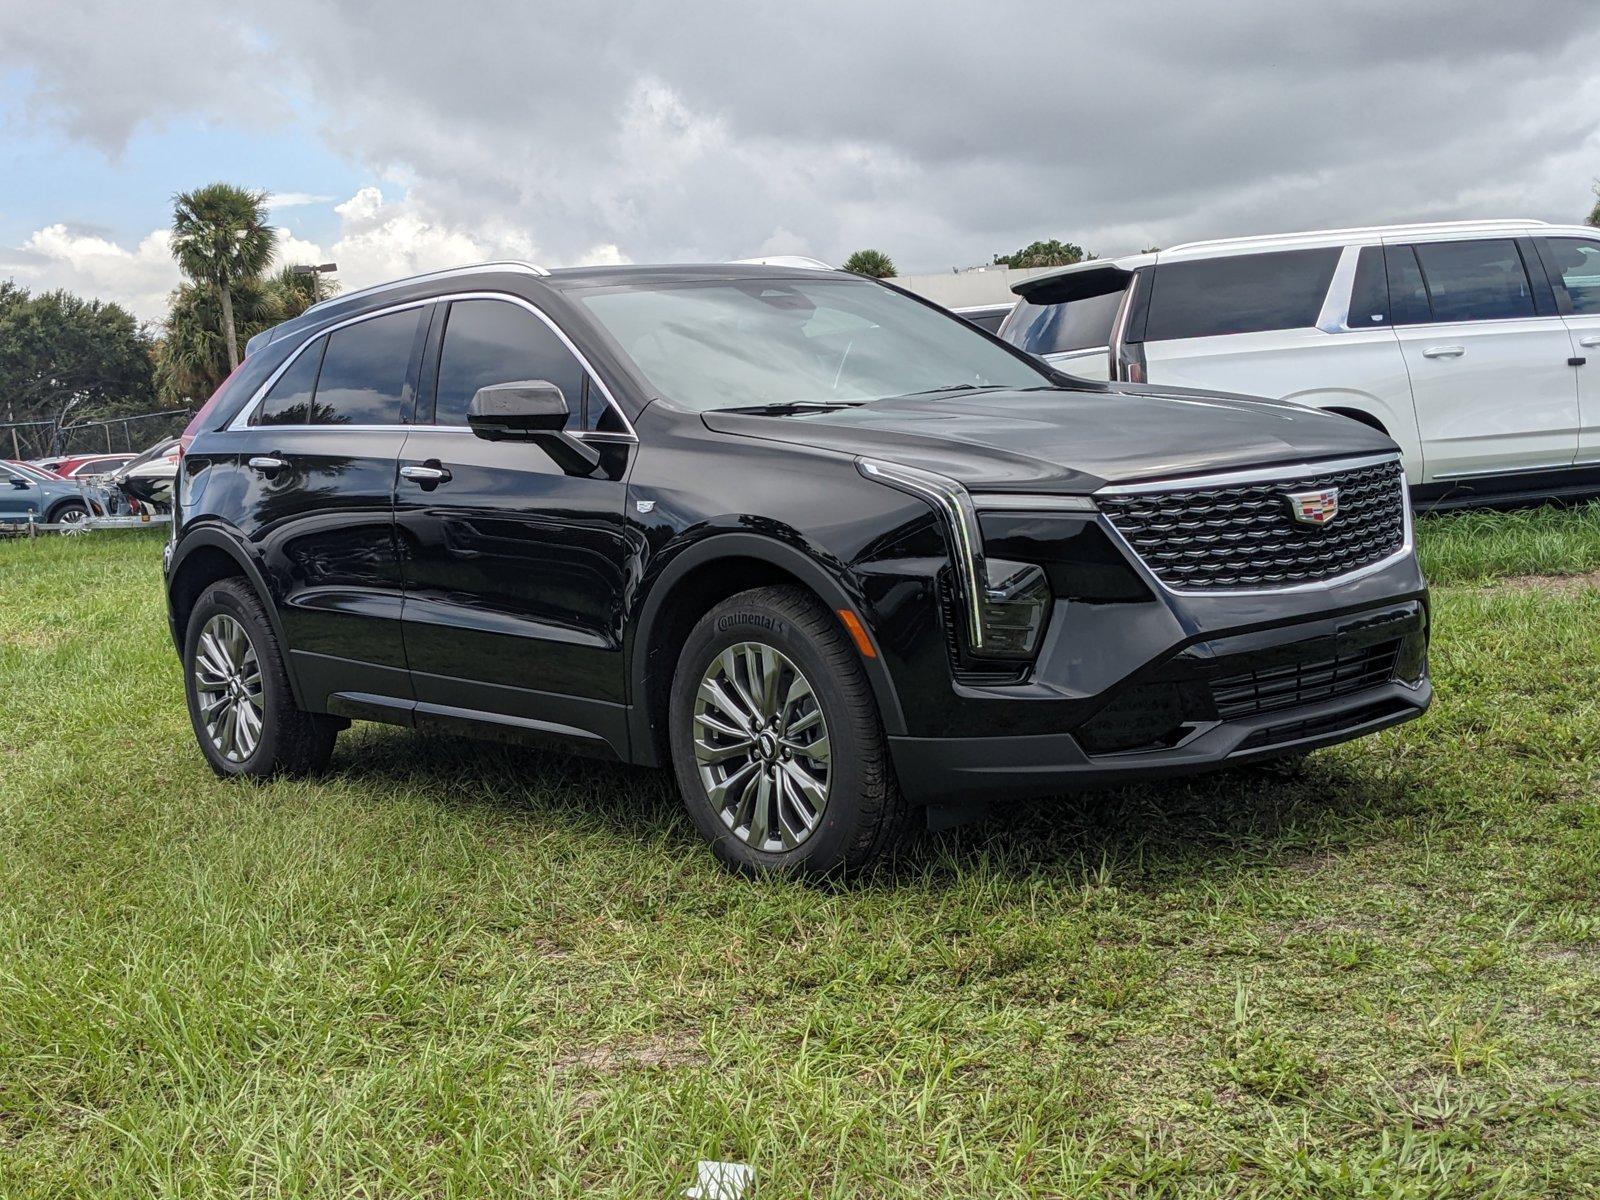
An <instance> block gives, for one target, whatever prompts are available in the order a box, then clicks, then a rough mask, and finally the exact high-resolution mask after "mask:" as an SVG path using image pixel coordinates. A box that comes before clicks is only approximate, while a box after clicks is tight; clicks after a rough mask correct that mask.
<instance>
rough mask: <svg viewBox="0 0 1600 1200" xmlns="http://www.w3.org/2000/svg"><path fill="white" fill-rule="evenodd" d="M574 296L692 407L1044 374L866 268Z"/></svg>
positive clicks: (1014, 383) (861, 394)
mask: <svg viewBox="0 0 1600 1200" xmlns="http://www.w3.org/2000/svg"><path fill="white" fill-rule="evenodd" d="M582 299H583V303H584V304H585V305H586V306H587V307H588V308H589V311H590V312H592V313H593V314H594V315H595V317H596V318H597V319H598V320H599V321H600V323H601V324H602V325H604V326H605V328H606V330H607V331H608V332H609V333H610V334H611V336H612V337H613V338H615V339H616V340H617V342H618V343H619V344H620V345H621V346H622V348H623V350H625V351H626V352H627V353H628V355H629V357H631V358H632V359H633V361H634V363H635V364H637V366H638V368H639V370H640V371H641V372H642V373H643V374H644V376H645V378H646V379H648V380H649V381H650V383H651V385H652V386H653V387H655V388H656V390H657V391H659V392H660V394H661V395H662V396H663V397H664V398H665V399H667V400H670V401H672V402H673V403H675V404H680V405H682V406H684V407H686V408H693V409H698V410H701V411H705V410H709V409H717V408H749V407H756V406H771V405H786V404H794V405H805V404H845V403H857V404H858V403H862V402H865V401H869V400H881V399H884V398H885V397H888V396H904V395H908V394H912V393H917V392H929V391H939V390H966V389H969V388H988V387H1004V388H1033V387H1044V386H1047V385H1048V384H1049V382H1050V380H1049V378H1048V377H1047V376H1046V375H1045V374H1044V373H1043V372H1042V371H1041V370H1040V369H1038V368H1036V367H1033V366H1030V365H1029V364H1028V363H1027V362H1026V361H1024V360H1022V359H1019V358H1018V357H1016V356H1015V355H1014V354H1012V353H1010V352H1008V351H1007V350H1005V349H1004V348H1003V347H1001V346H998V345H996V344H995V343H994V342H992V341H990V340H989V339H988V338H987V337H985V336H984V335H983V334H982V333H979V332H978V331H977V330H976V329H974V328H973V327H972V326H970V325H969V324H967V323H966V322H965V321H962V320H961V319H960V318H958V317H952V316H948V315H946V314H944V313H941V312H939V311H937V310H935V309H931V308H929V307H928V306H927V305H924V304H920V303H918V302H917V301H915V300H912V299H909V298H908V297H905V296H902V295H900V294H899V293H898V292H893V291H890V290H889V289H888V288H885V287H880V286H878V285H877V284H874V283H868V282H866V281H865V280H859V281H858V280H853V279H816V280H811V279H792V278H783V279H740V280H725V279H724V280H713V281H708V282H705V283H671V284H662V285H659V286H654V285H649V284H646V285H642V286H641V285H638V284H634V285H630V286H628V287H625V288H616V289H607V290H603V291H596V292H594V293H591V294H588V295H584V296H583V298H582Z"/></svg>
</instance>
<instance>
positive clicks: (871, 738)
mask: <svg viewBox="0 0 1600 1200" xmlns="http://www.w3.org/2000/svg"><path fill="white" fill-rule="evenodd" d="M669 722H670V738H671V743H672V759H673V766H674V768H675V770H676V772H677V777H678V784H679V787H680V788H681V789H682V792H683V797H684V803H685V805H686V806H687V808H688V810H689V815H690V816H691V817H692V818H693V819H694V822H695V825H696V827H697V828H698V829H699V830H700V832H701V834H702V835H703V836H704V837H705V838H706V839H707V840H708V841H709V842H710V843H711V846H712V850H713V851H714V852H715V853H716V855H717V857H718V858H719V859H721V860H722V861H723V862H724V863H726V864H727V865H728V866H731V867H733V868H735V869H736V870H740V871H743V872H746V873H749V874H759V873H766V872H782V871H793V872H801V873H805V874H813V875H820V874H829V873H834V872H838V871H847V870H858V869H861V868H864V867H866V866H868V865H870V864H871V863H873V862H875V861H877V860H878V859H879V858H881V857H883V856H884V855H885V854H887V853H890V852H891V851H893V850H894V849H895V847H896V846H897V845H898V844H899V842H900V841H901V839H902V837H903V834H904V832H905V829H906V826H907V823H908V814H907V810H906V805H905V802H904V800H903V799H902V797H901V795H900V792H899V789H898V787H897V786H896V784H895V780H894V772H893V770H892V769H891V767H890V764H889V754H888V747H887V744H886V742H885V739H884V734H883V726H882V722H881V721H880V720H879V717H878V709H877V704H876V702H875V701H874V699H873V695H872V688H871V686H870V684H869V683H868V682H867V678H866V673H865V671H863V669H862V666H861V662H860V659H859V658H858V657H857V654H856V650H855V648H854V646H853V645H852V644H851V642H850V639H849V638H848V637H846V636H845V633H844V630H843V629H842V628H841V627H840V625H839V622H838V621H837V619H836V618H835V617H834V615H833V614H832V613H830V612H829V611H828V610H827V609H826V608H824V607H823V606H822V605H821V604H819V603H818V602H817V601H816V600H815V599H814V598H813V597H812V596H811V595H810V594H809V593H807V592H805V591H802V590H801V589H799V588H794V587H767V588H757V589H754V590H752V591H748V592H741V593H740V594H739V595H737V596H733V597H731V598H729V599H728V600H725V601H723V602H722V603H721V604H719V605H717V606H716V607H715V608H714V609H712V610H711V611H710V612H709V613H707V614H706V615H705V617H703V618H702V619H701V621H700V623H699V624H698V625H696V626H695V628H694V630H693V632H691V633H690V635H689V637H688V640H687V641H686V642H685V644H684V648H683V652H682V654H681V655H680V656H679V659H678V668H677V673H676V675H675V676H674V677H673V684H672V703H671V712H670V715H669Z"/></svg>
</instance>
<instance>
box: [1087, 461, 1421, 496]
mask: <svg viewBox="0 0 1600 1200" xmlns="http://www.w3.org/2000/svg"><path fill="white" fill-rule="evenodd" d="M1399 461H1400V456H1399V455H1398V454H1396V453H1394V452H1393V451H1386V452H1384V453H1381V454H1363V455H1359V456H1357V457H1354V458H1330V459H1328V460H1327V461H1325V462H1298V463H1285V464H1283V465H1282V466H1278V467H1252V468H1249V469H1248V470H1242V471H1221V472H1218V473H1216V474H1212V475H1186V476H1183V477H1182V478H1178V479H1155V480H1151V481H1150V482H1148V483H1117V484H1110V485H1108V486H1106V487H1102V488H1096V489H1095V492H1094V494H1095V495H1096V496H1130V495H1137V494H1139V493H1142V492H1183V491H1188V490H1189V489H1190V488H1212V487H1230V486H1232V485H1234V484H1238V483H1261V482H1263V481H1265V480H1290V479H1294V478H1296V477H1297V476H1301V475H1326V474H1327V473H1328V472H1330V471H1354V470H1357V469H1359V468H1361V467H1375V466H1377V465H1378V464H1379V463H1386V462H1399Z"/></svg>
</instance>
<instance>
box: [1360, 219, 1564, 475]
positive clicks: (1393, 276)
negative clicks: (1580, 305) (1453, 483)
mask: <svg viewBox="0 0 1600 1200" xmlns="http://www.w3.org/2000/svg"><path fill="white" fill-rule="evenodd" d="M1385 251H1386V256H1387V258H1388V262H1389V290H1390V304H1391V306H1392V307H1394V308H1395V311H1396V314H1397V319H1396V323H1395V333H1396V335H1397V336H1398V337H1399V339H1400V348H1401V351H1402V352H1403V353H1404V355H1405V363H1406V370H1407V372H1408V373H1409V374H1410V376H1411V394H1412V399H1413V402H1414V404H1415V405H1416V410H1417V431H1418V434H1419V435H1420V438H1421V442H1422V456H1423V461H1424V464H1425V469H1426V472H1427V475H1426V478H1427V479H1428V480H1429V481H1434V480H1439V481H1448V480H1451V479H1467V478H1473V477H1480V476H1490V475H1502V474H1517V473H1524V472H1535V471H1540V470H1550V469H1560V468H1564V467H1568V466H1570V465H1571V464H1572V460H1573V456H1574V455H1575V454H1576V453H1577V449H1578V388H1577V383H1576V381H1575V379H1574V377H1573V371H1572V368H1571V367H1570V366H1569V365H1568V363H1567V359H1568V358H1569V357H1570V356H1571V353H1572V351H1571V348H1570V344H1569V341H1568V338H1567V331H1566V328H1565V327H1564V326H1563V325H1562V324H1561V319H1560V317H1559V316H1558V315H1557V314H1556V313H1555V311H1554V307H1553V302H1552V301H1551V300H1550V299H1549V295H1548V290H1547V289H1545V288H1543V287H1540V288H1538V289H1537V290H1536V289H1535V285H1534V282H1533V281H1538V282H1540V283H1542V281H1543V273H1542V272H1541V271H1539V269H1538V268H1539V264H1538V263H1536V262H1535V263H1533V264H1526V263H1525V262H1524V260H1523V255H1522V252H1521V250H1520V249H1519V247H1518V244H1517V242H1516V241H1515V240H1513V239H1511V238H1470V239H1460V240H1454V241H1438V242H1420V243H1416V244H1415V245H1405V244H1391V245H1387V246H1386V247H1385ZM1529 265H1531V266H1532V267H1533V269H1534V270H1533V273H1532V274H1531V275H1530V272H1529V270H1528V267H1529ZM1397 292H1398V293H1399V296H1398V302H1397V295H1396V293H1397ZM1403 313H1409V314H1410V315H1409V318H1408V319H1406V320H1404V321H1403V320H1402V319H1401V314H1403Z"/></svg>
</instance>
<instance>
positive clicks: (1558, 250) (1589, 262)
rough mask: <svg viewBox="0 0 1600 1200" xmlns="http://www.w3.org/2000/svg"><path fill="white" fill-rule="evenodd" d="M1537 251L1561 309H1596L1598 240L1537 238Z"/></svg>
mask: <svg viewBox="0 0 1600 1200" xmlns="http://www.w3.org/2000/svg"><path fill="white" fill-rule="evenodd" d="M1539 253H1540V254H1541V255H1543V257H1544V265H1545V267H1546V268H1548V270H1549V274H1550V277H1551V279H1552V280H1553V281H1555V284H1556V293H1557V298H1558V300H1559V299H1561V295H1560V294H1561V293H1562V292H1563V291H1564V292H1565V293H1566V296H1565V300H1566V303H1565V304H1564V305H1563V306H1562V311H1563V312H1566V313H1571V314H1574V315H1590V314H1594V313H1600V242H1592V241H1590V240H1589V239H1587V238H1540V239H1539Z"/></svg>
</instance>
